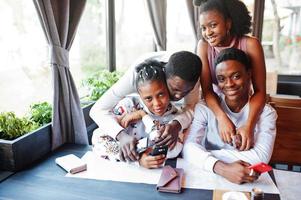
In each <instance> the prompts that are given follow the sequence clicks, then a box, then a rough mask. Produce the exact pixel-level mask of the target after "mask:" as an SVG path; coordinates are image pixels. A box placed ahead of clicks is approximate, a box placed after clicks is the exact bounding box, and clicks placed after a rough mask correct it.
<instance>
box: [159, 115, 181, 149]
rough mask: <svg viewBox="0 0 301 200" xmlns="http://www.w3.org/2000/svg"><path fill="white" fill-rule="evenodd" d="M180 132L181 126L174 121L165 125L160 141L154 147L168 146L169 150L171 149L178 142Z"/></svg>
mask: <svg viewBox="0 0 301 200" xmlns="http://www.w3.org/2000/svg"><path fill="white" fill-rule="evenodd" d="M180 130H181V124H180V123H179V122H178V121H176V120H174V121H172V123H170V124H166V125H165V128H164V131H163V134H162V135H161V137H160V138H161V140H160V141H158V142H156V145H160V146H161V145H168V147H169V149H173V148H174V147H175V145H176V144H177V141H178V136H179V132H180Z"/></svg>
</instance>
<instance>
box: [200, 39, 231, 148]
mask: <svg viewBox="0 0 301 200" xmlns="http://www.w3.org/2000/svg"><path fill="white" fill-rule="evenodd" d="M207 49H208V43H206V42H203V41H200V42H199V43H198V55H199V56H200V58H201V60H202V65H203V67H202V72H201V85H202V92H203V95H204V98H205V101H206V103H207V106H208V107H209V108H210V109H211V110H212V111H213V113H214V115H215V116H216V118H217V121H218V128H219V132H220V136H221V138H222V140H223V141H224V142H226V143H231V141H232V139H231V135H232V134H234V133H235V126H234V124H233V123H232V122H231V120H230V119H229V118H228V116H227V115H226V114H225V112H224V111H223V109H222V108H221V106H220V104H219V101H218V97H217V95H216V94H215V92H214V91H213V88H212V79H211V72H210V67H209V61H208V54H207Z"/></svg>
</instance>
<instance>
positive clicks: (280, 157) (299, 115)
mask: <svg viewBox="0 0 301 200" xmlns="http://www.w3.org/2000/svg"><path fill="white" fill-rule="evenodd" d="M268 101H269V103H270V104H271V105H272V106H273V107H274V108H275V110H276V112H277V114H278V119H277V136H276V140H275V145H274V151H273V155H272V158H271V161H270V163H271V164H272V165H273V164H286V165H288V170H292V166H294V165H298V166H301V98H283V97H269V100H268Z"/></svg>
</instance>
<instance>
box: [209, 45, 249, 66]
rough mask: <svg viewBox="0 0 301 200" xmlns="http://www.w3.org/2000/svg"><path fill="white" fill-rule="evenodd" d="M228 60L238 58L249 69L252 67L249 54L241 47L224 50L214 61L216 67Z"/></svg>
mask: <svg viewBox="0 0 301 200" xmlns="http://www.w3.org/2000/svg"><path fill="white" fill-rule="evenodd" d="M227 60H236V61H238V62H240V63H241V64H243V66H244V67H245V69H246V70H247V71H248V70H249V69H251V62H250V58H249V57H248V56H247V54H246V53H245V52H244V51H242V50H240V49H236V48H227V49H224V50H222V51H221V52H220V53H219V54H218V56H217V57H216V59H215V61H214V66H215V67H216V66H217V65H218V64H219V63H221V62H224V61H227Z"/></svg>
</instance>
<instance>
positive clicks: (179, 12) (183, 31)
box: [167, 0, 196, 52]
mask: <svg viewBox="0 0 301 200" xmlns="http://www.w3.org/2000/svg"><path fill="white" fill-rule="evenodd" d="M195 45H196V41H195V38H194V35H193V30H192V25H191V22H190V19H189V16H188V9H187V6H186V1H183V0H168V1H167V50H168V51H171V52H175V51H181V50H186V51H191V52H194V49H195Z"/></svg>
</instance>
